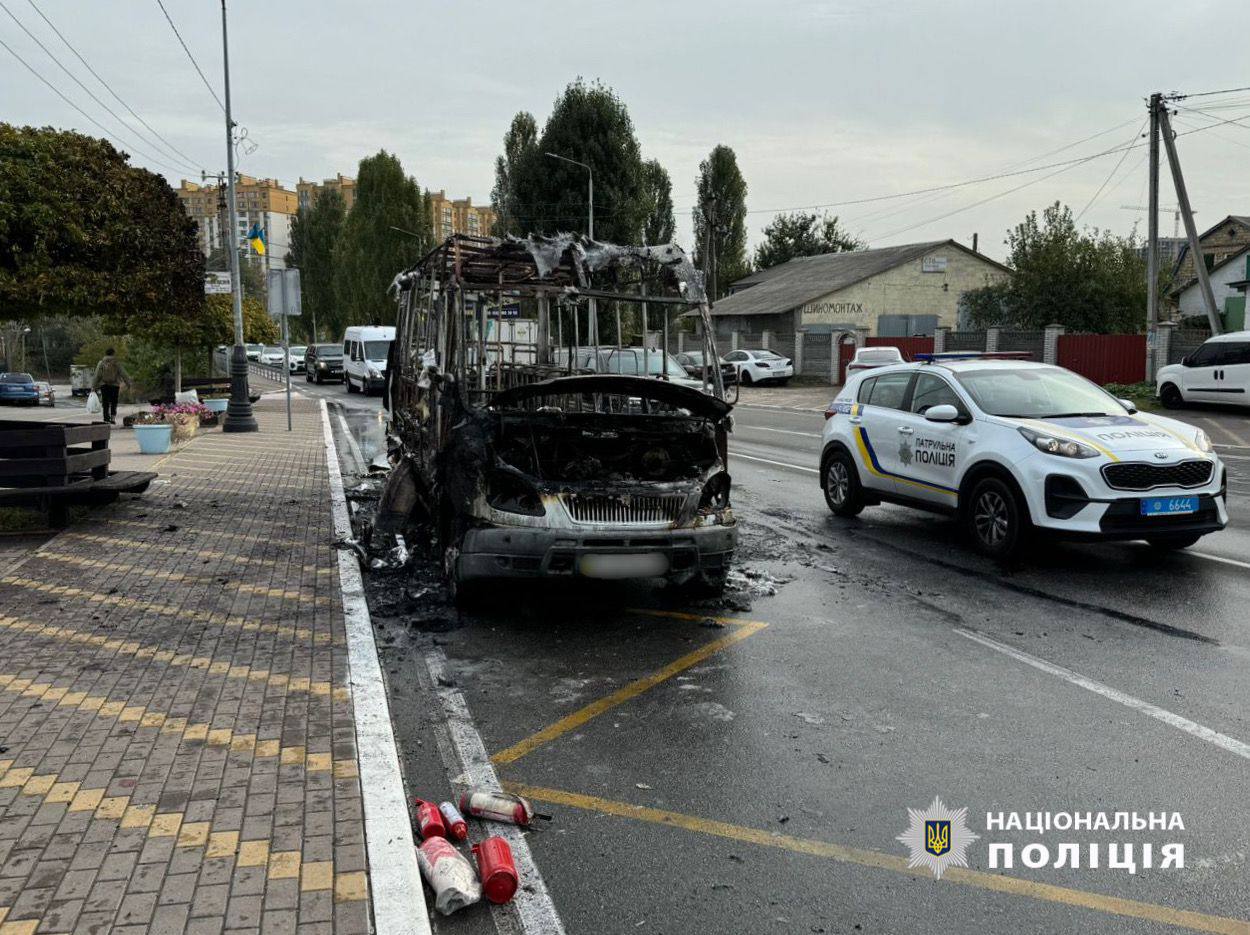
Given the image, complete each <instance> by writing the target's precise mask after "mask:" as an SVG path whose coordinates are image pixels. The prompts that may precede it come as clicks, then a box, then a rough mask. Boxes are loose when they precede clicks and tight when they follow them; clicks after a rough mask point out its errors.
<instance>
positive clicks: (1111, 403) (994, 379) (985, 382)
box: [955, 367, 1124, 419]
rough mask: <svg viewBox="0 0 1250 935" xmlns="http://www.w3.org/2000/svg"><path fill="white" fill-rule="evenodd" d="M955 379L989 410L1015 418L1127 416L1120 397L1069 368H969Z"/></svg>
mask: <svg viewBox="0 0 1250 935" xmlns="http://www.w3.org/2000/svg"><path fill="white" fill-rule="evenodd" d="M955 379H956V380H958V381H959V383H960V385H961V386H963V388H964V389H965V390H967V391H968V395H969V396H971V397H972V399H973V401H974V402H975V403H976V404H977V406H979V407H980V408H981V410H982V411H983V412H985V413H988V414H989V415H992V416H1004V417H1007V418H1015V419H1056V418H1062V417H1071V416H1107V415H1123V414H1124V407H1123V406H1121V405H1120V404H1119V403H1118V402H1116V400H1115V399H1114V398H1113V397H1112V396H1110V395H1109V394H1107V393H1105V392H1104V391H1103V390H1101V389H1099V388H1098V387H1097V386H1095V385H1094V384H1093V383H1090V382H1089V381H1088V380H1086V379H1085V378H1084V377H1079V376H1077V375H1076V374H1075V373H1072V372H1071V371H1069V370H1063V369H1060V368H1058V367H1047V368H1045V369H1042V368H1040V367H1038V368H1029V369H1027V370H1003V369H989V368H987V369H985V370H965V371H962V372H959V373H956V374H955Z"/></svg>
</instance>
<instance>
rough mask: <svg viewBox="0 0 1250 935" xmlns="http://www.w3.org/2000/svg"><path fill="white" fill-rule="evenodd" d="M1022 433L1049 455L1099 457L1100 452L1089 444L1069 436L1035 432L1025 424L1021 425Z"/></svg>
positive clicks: (1037, 447)
mask: <svg viewBox="0 0 1250 935" xmlns="http://www.w3.org/2000/svg"><path fill="white" fill-rule="evenodd" d="M1020 434H1021V435H1023V436H1024V437H1025V438H1026V439H1027V440H1028V442H1029V444H1031V445H1033V447H1035V448H1036V449H1037V450H1038V451H1044V452H1046V454H1048V455H1058V456H1059V457H1061V458H1097V457H1098V452H1097V451H1095V450H1094V449H1093V448H1091V447H1089V445H1082V444H1081V443H1080V442H1076V441H1072V440H1071V439H1068V438H1055V437H1054V436H1053V435H1046V434H1044V433H1042V432H1035V431H1033V430H1032V429H1026V428H1025V427H1024V426H1020Z"/></svg>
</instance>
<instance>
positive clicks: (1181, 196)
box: [1152, 98, 1224, 334]
mask: <svg viewBox="0 0 1250 935" xmlns="http://www.w3.org/2000/svg"><path fill="white" fill-rule="evenodd" d="M1157 113H1158V115H1159V131H1160V133H1161V134H1162V136H1163V145H1164V147H1165V148H1166V149H1167V154H1168V165H1169V166H1171V168H1172V183H1173V185H1175V187H1176V202H1177V204H1179V205H1180V207H1181V220H1182V221H1184V222H1185V234H1186V235H1187V236H1188V238H1189V255H1190V256H1191V257H1192V258H1193V263H1194V274H1195V275H1196V276H1197V277H1198V289H1199V291H1200V292H1201V293H1202V301H1203V304H1204V305H1206V308H1207V321H1208V322H1210V324H1211V333H1212V334H1220V333H1222V332H1223V330H1224V329H1223V326H1222V325H1221V324H1220V316H1219V312H1218V311H1217V310H1216V307H1215V293H1214V292H1212V291H1211V277H1210V276H1208V275H1207V265H1206V263H1205V262H1203V259H1202V251H1201V250H1200V249H1199V245H1198V229H1197V228H1196V227H1195V226H1194V212H1193V210H1192V209H1191V208H1190V206H1189V192H1188V191H1187V190H1186V188H1185V177H1184V175H1182V174H1181V162H1180V159H1179V158H1178V157H1177V155H1176V134H1175V133H1173V131H1172V118H1171V116H1170V115H1169V113H1168V108H1167V104H1166V103H1163V99H1162V98H1161V99H1160V106H1159V108H1158V110H1157ZM1152 207H1156V208H1157V207H1158V204H1157V203H1153V204H1152ZM1152 216H1153V215H1152ZM1155 223H1156V225H1157V224H1158V221H1157V220H1156V221H1155ZM1156 239H1157V233H1156Z"/></svg>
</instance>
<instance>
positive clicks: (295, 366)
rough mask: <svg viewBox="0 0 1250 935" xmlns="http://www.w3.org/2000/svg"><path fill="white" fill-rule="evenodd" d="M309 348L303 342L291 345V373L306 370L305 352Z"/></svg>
mask: <svg viewBox="0 0 1250 935" xmlns="http://www.w3.org/2000/svg"><path fill="white" fill-rule="evenodd" d="M307 350H308V348H307V347H305V346H304V345H303V344H292V345H291V373H303V372H304V352H305V351H307Z"/></svg>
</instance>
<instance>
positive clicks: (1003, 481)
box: [820, 354, 1228, 558]
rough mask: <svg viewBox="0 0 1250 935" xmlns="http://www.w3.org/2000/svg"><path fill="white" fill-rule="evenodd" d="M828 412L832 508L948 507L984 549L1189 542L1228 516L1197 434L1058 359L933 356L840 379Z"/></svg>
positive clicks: (993, 553)
mask: <svg viewBox="0 0 1250 935" xmlns="http://www.w3.org/2000/svg"><path fill="white" fill-rule="evenodd" d="M825 417H826V418H825V429H824V433H823V445H822V453H821V459H820V479H821V486H822V487H823V488H824V493H825V501H826V502H827V503H828V505H829V509H830V510H832V511H833V512H834V513H835V514H836V515H838V516H855V515H856V514H858V513H859V512H860V511H861V510H863V509H864V507H866V506H870V505H875V504H878V503H882V502H885V503H897V504H899V505H902V506H909V507H915V508H919V509H923V510H931V511H934V512H937V513H945V514H948V515H951V516H954V517H957V518H958V519H959V520H960V522H961V523H962V524H963V525H964V527H965V529H966V530H967V533H968V536H969V538H970V539H971V540H972V543H973V545H974V546H975V547H976V548H977V550H978V551H980V552H982V553H983V554H985V555H988V556H990V557H992V558H1008V557H1010V556H1012V555H1014V554H1015V553H1017V552H1018V551H1020V549H1021V548H1022V547H1023V546H1024V545H1025V544H1026V543H1027V541H1028V540H1029V539H1030V538H1031V537H1033V536H1035V535H1047V536H1051V537H1056V538H1073V539H1085V540H1091V539H1095V540H1096V539H1102V540H1130V539H1144V540H1146V542H1148V543H1149V544H1150V545H1152V546H1154V547H1155V548H1157V549H1161V550H1171V549H1184V548H1187V547H1188V546H1191V545H1193V544H1194V543H1195V542H1197V541H1198V539H1199V538H1200V537H1202V536H1204V535H1206V534H1208V533H1212V532H1216V531H1217V530H1220V529H1223V528H1224V526H1225V525H1226V524H1227V523H1228V510H1227V506H1226V502H1225V501H1226V494H1227V483H1228V481H1227V475H1226V473H1225V468H1224V465H1223V464H1222V463H1221V461H1220V459H1219V457H1217V456H1216V454H1215V452H1214V451H1213V449H1212V446H1211V441H1210V439H1209V438H1207V435H1206V433H1205V432H1203V430H1202V429H1199V428H1195V427H1194V426H1192V425H1186V424H1185V423H1183V422H1178V421H1176V420H1175V419H1169V418H1167V417H1166V416H1158V415H1154V414H1153V413H1145V412H1138V411H1137V409H1136V407H1134V406H1133V404H1132V402H1130V401H1129V400H1122V399H1115V398H1114V397H1112V396H1111V395H1110V394H1109V393H1107V392H1106V391H1105V390H1103V389H1102V388H1101V387H1099V386H1097V385H1096V384H1094V383H1091V382H1090V381H1089V380H1087V379H1085V378H1084V377H1081V376H1078V375H1077V374H1075V373H1073V372H1072V371H1070V370H1065V369H1064V368H1062V367H1052V366H1050V365H1047V364H1039V363H1033V362H1031V361H1023V360H1004V359H1001V358H998V359H994V357H993V355H984V356H979V357H978V356H973V355H967V354H964V355H960V354H952V355H949V356H947V355H942V354H934V355H931V357H930V359H928V360H925V361H923V362H920V363H905V364H895V365H893V366H890V367H881V368H877V369H873V370H868V371H864V372H860V373H857V374H854V375H853V376H851V377H848V378H847V381H846V385H845V386H844V387H843V388H842V390H841V391H840V392H839V393H838V396H837V398H836V399H834V401H833V402H832V403H830V405H829V409H828V410H827V411H826V413H825Z"/></svg>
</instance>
